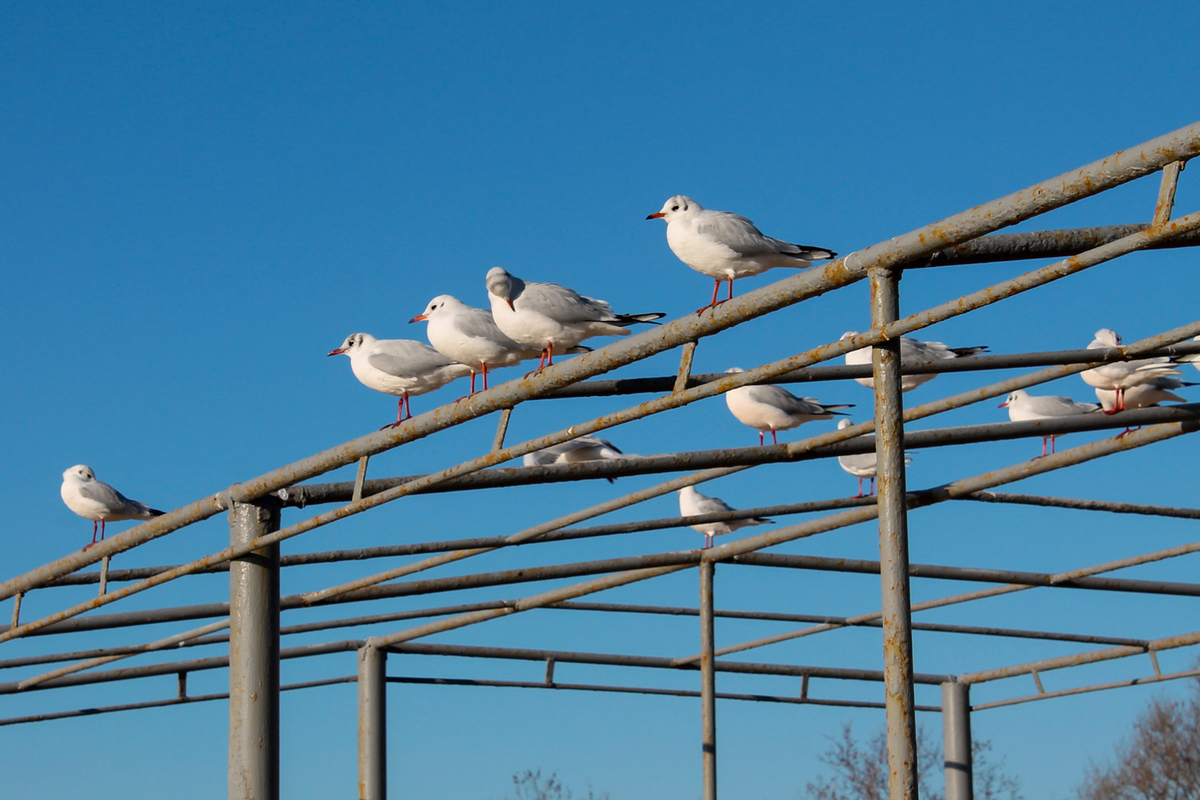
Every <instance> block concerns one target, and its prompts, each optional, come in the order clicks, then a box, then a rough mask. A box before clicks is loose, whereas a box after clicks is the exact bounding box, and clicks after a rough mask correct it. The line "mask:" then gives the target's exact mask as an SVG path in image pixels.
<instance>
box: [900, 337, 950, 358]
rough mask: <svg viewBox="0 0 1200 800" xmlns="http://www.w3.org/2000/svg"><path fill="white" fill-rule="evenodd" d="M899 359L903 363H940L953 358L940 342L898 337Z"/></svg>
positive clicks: (948, 349)
mask: <svg viewBox="0 0 1200 800" xmlns="http://www.w3.org/2000/svg"><path fill="white" fill-rule="evenodd" d="M900 358H901V360H903V361H940V360H944V359H947V358H954V353H952V352H951V351H950V348H949V347H947V346H946V345H944V344H942V343H941V342H922V341H921V340H920V339H909V338H908V337H907V336H902V337H900Z"/></svg>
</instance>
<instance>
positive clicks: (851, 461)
mask: <svg viewBox="0 0 1200 800" xmlns="http://www.w3.org/2000/svg"><path fill="white" fill-rule="evenodd" d="M853 424H854V423H853V422H851V421H850V420H849V419H839V420H838V430H839V431H840V430H841V429H842V428H849V427H850V426H851V425H853ZM863 438H871V439H874V438H875V437H874V435H872V434H867V435H866V436H865V437H863ZM911 462H912V459H911V458H908V457H905V459H904V463H905V464H909V463H911ZM875 463H876V456H875V454H874V453H859V454H858V455H854V456H838V466H840V467H841V468H842V469H844V470H845V471H846V472H849V473H850V474H851V475H853V476H854V477H856V478H858V494H856V495H855V497H862V496H863V478H870V479H871V491H869V492H867V495H868V496H870V495H873V494H875V477H876V475H877V474H878V471H877V470H876V468H875Z"/></svg>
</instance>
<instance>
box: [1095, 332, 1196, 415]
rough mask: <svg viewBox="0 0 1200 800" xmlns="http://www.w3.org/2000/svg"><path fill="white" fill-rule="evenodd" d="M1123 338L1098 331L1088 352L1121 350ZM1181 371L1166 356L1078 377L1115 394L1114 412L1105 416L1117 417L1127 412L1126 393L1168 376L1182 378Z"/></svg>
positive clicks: (1103, 367)
mask: <svg viewBox="0 0 1200 800" xmlns="http://www.w3.org/2000/svg"><path fill="white" fill-rule="evenodd" d="M1120 346H1121V337H1120V335H1119V334H1118V333H1117V332H1116V331H1114V330H1112V329H1110V328H1101V329H1100V330H1098V331H1096V338H1095V339H1093V340H1092V343H1091V344H1089V345H1088V346H1087V349H1088V350H1103V349H1105V348H1109V347H1120ZM1180 374H1182V373H1180V371H1179V370H1177V369H1175V365H1174V364H1173V363H1172V362H1171V359H1169V358H1167V357H1166V356H1159V357H1157V358H1138V359H1134V360H1132V361H1114V362H1113V363H1111V364H1102V365H1101V366H1099V367H1094V368H1092V369H1089V370H1085V371H1083V372H1081V373H1079V377H1081V378H1083V382H1084V383H1086V384H1087V385H1088V386H1091V387H1092V388H1094V389H1105V390H1107V391H1110V392H1115V393H1116V399H1115V401H1114V403H1113V407H1112V408H1111V409H1105V412H1104V413H1106V414H1115V413H1117V412H1118V411H1124V410H1125V392H1126V391H1127V390H1129V389H1132V388H1133V387H1135V386H1141V385H1142V384H1144V383H1150V382H1151V381H1153V380H1154V379H1156V378H1162V377H1164V376H1167V375H1180Z"/></svg>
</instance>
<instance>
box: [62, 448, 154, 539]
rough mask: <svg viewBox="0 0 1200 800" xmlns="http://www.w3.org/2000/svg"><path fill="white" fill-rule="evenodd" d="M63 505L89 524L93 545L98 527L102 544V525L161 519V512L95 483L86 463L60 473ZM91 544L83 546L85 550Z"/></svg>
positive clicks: (96, 481)
mask: <svg viewBox="0 0 1200 800" xmlns="http://www.w3.org/2000/svg"><path fill="white" fill-rule="evenodd" d="M60 491H61V494H62V499H63V502H64V503H66V504H67V508H69V509H71V510H72V511H74V512H75V513H76V514H78V515H79V516H81V517H83V518H84V519H90V520H91V521H92V544H95V543H96V530H97V525H99V532H100V541H104V523H106V522H117V521H119V520H123V519H150V518H152V517H161V516H162V515H163V512H161V511H159V510H158V509H157V508H151V507H150V506H148V505H146V504H145V503H139V502H138V501H136V500H130V499H129V498H128V497H126V496H125V495H123V494H121V493H120V492H118V491H117V490H116V489H114V488H113V487H111V486H109V485H108V484H107V483H104V482H103V481H98V480H96V473H95V472H92V468H91V467H89V466H87V465H86V464H76V465H75V466H73V467H71V468H70V469H69V470H67V471H66V472H64V473H63V482H62V489H61V490H60ZM92 544H89V545H87V547H84V548H83V549H84V550H87V549H88V547H91V546H92Z"/></svg>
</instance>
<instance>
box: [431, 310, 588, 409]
mask: <svg viewBox="0 0 1200 800" xmlns="http://www.w3.org/2000/svg"><path fill="white" fill-rule="evenodd" d="M426 320H427V321H428V322H429V327H428V328H427V329H426V335H427V336H428V337H429V343H430V344H431V345H433V349H434V350H437V351H438V352H439V353H441V354H442V355H444V356H445V357H446V358H448V359H450V360H451V361H457V362H458V363H460V364H466V365H467V366H468V367H470V368H471V394H475V373H477V372H478V373H482V375H483V388H484V389H487V388H488V370H489V369H495V368H496V367H512V366H516V365H517V364H520V363H521V362H522V361H527V360H528V359H531V358H537V357H538V356H539V355H540V354H541V350H539V349H538V348H536V347H526V346H525V345H521V344H517V343H516V342H514V341H513V340H512V339H510V338H508V337H507V336H505V335H504V334H503V333H502V332H501V331H500V329H499V328H497V327H496V321H495V320H494V319H492V312H490V311H487V310H486V309H482V308H473V307H471V306H469V305H467V304H466V303H464V302H462V301H461V300H459V299H458V298H457V297H451V296H450V295H448V294H440V295H438V296H437V297H435V298H433V299H432V300H430V301H429V305H427V306H425V310H424V311H422V312H421V313H420V314H418V315H417V316H415V317H413V318H412V319H410V320H409V322H410V323H411V322H423V321H426ZM567 352H568V353H571V354H575V353H587V352H590V349H589V348H587V347H573V348H571V349H570V350H568V351H567ZM468 396H470V395H468Z"/></svg>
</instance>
